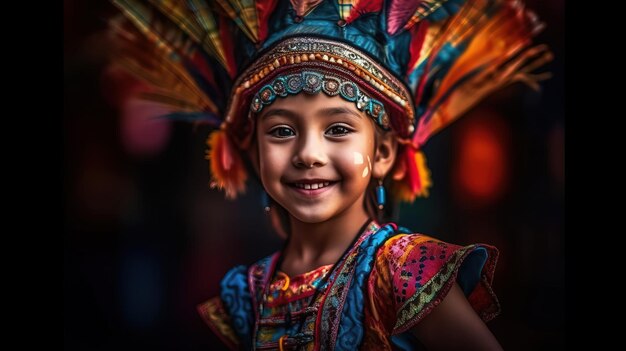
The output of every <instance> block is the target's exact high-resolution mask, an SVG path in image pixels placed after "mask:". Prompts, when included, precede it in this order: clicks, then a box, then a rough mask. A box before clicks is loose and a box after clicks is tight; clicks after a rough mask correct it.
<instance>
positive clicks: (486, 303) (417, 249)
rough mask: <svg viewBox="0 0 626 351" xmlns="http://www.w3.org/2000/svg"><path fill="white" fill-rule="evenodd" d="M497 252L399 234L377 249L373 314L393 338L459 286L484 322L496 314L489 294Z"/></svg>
mask: <svg viewBox="0 0 626 351" xmlns="http://www.w3.org/2000/svg"><path fill="white" fill-rule="evenodd" d="M497 258H498V250H497V249H496V248H495V247H493V246H489V245H484V244H474V245H468V246H458V245H453V244H448V243H445V242H442V241H439V240H437V239H434V238H431V237H428V236H426V235H422V234H400V235H397V236H394V237H393V238H390V239H389V240H388V241H387V242H386V243H385V244H384V245H383V246H382V247H381V248H379V249H378V252H377V256H376V263H375V267H374V268H373V270H372V274H371V275H370V279H369V286H370V291H372V293H371V295H372V297H371V299H372V301H371V303H372V304H373V310H374V313H376V314H377V317H378V318H379V319H380V321H381V322H382V323H383V324H384V325H385V327H386V329H387V330H388V331H389V332H390V333H391V335H397V334H400V333H403V332H405V331H407V330H409V329H411V328H413V327H414V326H415V325H416V324H417V323H419V321H421V320H422V318H424V317H425V316H427V315H428V314H429V313H430V311H432V309H433V308H435V307H436V306H437V305H438V304H439V303H440V302H441V301H442V300H443V299H444V297H445V296H446V295H447V294H448V291H449V290H450V288H451V287H452V285H453V284H454V283H455V282H456V283H458V284H459V286H460V287H461V289H462V290H463V292H464V293H465V296H466V297H467V299H468V301H469V302H470V304H471V305H472V307H473V308H474V310H475V311H476V312H477V313H478V315H479V316H480V317H481V318H482V319H483V320H484V321H488V320H490V319H492V318H493V317H495V316H496V315H497V314H498V313H499V312H500V305H499V303H498V299H497V297H496V295H495V294H494V293H493V291H492V289H491V282H492V280H493V273H494V270H495V265H496V261H497Z"/></svg>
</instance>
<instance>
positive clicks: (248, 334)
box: [113, 0, 549, 350]
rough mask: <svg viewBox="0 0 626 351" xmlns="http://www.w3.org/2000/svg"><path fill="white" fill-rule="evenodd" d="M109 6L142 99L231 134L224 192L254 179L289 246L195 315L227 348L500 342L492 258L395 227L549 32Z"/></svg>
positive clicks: (217, 164)
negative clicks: (432, 144)
mask: <svg viewBox="0 0 626 351" xmlns="http://www.w3.org/2000/svg"><path fill="white" fill-rule="evenodd" d="M115 3H116V5H118V7H119V8H120V9H121V10H122V11H123V13H124V15H125V16H126V17H127V18H128V19H130V22H129V23H124V22H122V21H121V20H116V21H114V22H113V24H114V26H113V27H114V28H115V29H116V31H117V33H118V34H120V38H123V40H124V42H123V44H124V45H122V48H123V49H124V53H125V54H126V55H124V56H120V57H121V59H120V60H119V62H120V63H121V64H123V65H124V66H125V67H126V68H128V69H130V71H131V72H133V73H135V74H137V75H138V76H140V77H142V78H144V79H145V80H146V81H148V82H150V83H151V87H150V90H147V91H144V94H143V97H144V98H148V99H150V100H152V101H156V102H158V103H160V104H161V105H166V106H169V107H170V109H171V113H170V116H171V117H175V118H185V119H189V118H191V119H193V120H195V121H204V122H207V123H210V124H212V125H215V126H216V127H219V130H217V131H215V132H213V133H212V134H211V135H210V137H209V140H208V143H209V155H208V159H209V160H210V162H211V170H212V175H213V179H214V181H213V184H214V186H216V187H218V188H221V189H224V190H225V192H226V195H227V197H229V198H233V197H235V196H236V195H237V194H238V193H240V192H243V191H244V189H245V181H246V179H247V176H248V175H250V174H252V175H256V176H258V179H260V181H261V183H262V185H263V188H264V189H265V191H266V193H267V199H268V201H267V203H266V204H265V210H266V211H268V214H269V215H270V216H271V218H272V223H273V225H274V227H275V229H276V230H277V231H278V232H279V233H280V234H281V235H283V236H284V237H285V245H284V247H283V248H282V249H281V250H280V251H278V252H276V253H274V254H273V255H270V256H268V257H265V258H263V259H261V260H260V261H258V262H256V263H254V264H252V265H250V266H238V267H235V268H233V269H232V270H230V271H229V272H228V273H227V274H226V276H225V277H224V278H223V280H222V281H221V283H220V287H221V289H220V295H219V296H217V297H214V298H212V299H210V300H208V301H207V302H205V303H203V304H201V305H199V311H200V313H201V315H202V316H203V318H204V319H205V320H206V322H207V323H208V324H209V326H210V327H211V328H212V329H213V331H214V332H215V333H217V335H218V336H220V338H221V339H222V340H223V341H224V342H225V343H226V344H227V345H228V346H230V347H231V348H232V349H259V350H266V349H267V350H269V349H279V350H292V349H302V350H330V349H335V350H344V349H355V348H357V349H361V350H391V349H403V350H409V349H417V348H420V347H426V348H427V349H481V350H483V349H500V346H499V344H498V342H497V341H496V339H495V338H494V336H493V335H492V334H491V332H490V331H489V329H488V328H487V327H486V325H485V324H484V321H488V320H490V319H491V318H493V317H495V316H496V315H497V314H498V312H499V309H500V308H499V304H498V302H497V299H496V297H495V295H494V293H493V292H492V290H491V288H490V284H491V281H492V278H493V272H494V268H495V264H496V260H497V251H496V249H495V248H493V247H491V246H488V245H482V244H477V245H469V246H457V245H453V244H448V243H444V242H441V241H439V240H437V239H434V238H432V237H429V236H426V235H423V234H416V233H412V232H411V231H410V230H408V229H406V228H403V227H400V226H398V225H397V224H395V223H393V222H388V219H387V218H386V217H387V215H388V213H390V211H389V206H390V205H393V204H394V202H395V201H397V200H405V201H409V202H410V201H413V200H414V199H415V198H416V197H417V196H424V195H427V190H428V187H429V186H430V179H429V173H428V169H427V168H426V166H425V160H424V156H423V155H422V154H421V152H420V151H419V150H420V148H421V147H422V146H423V145H424V143H425V142H426V141H427V140H428V138H429V137H430V136H431V135H433V134H434V133H435V132H436V131H438V130H440V129H441V128H442V127H444V126H446V125H448V124H449V123H450V122H452V121H453V120H454V119H456V118H457V117H459V116H460V115H462V114H463V112H465V111H466V110H467V109H469V108H470V107H472V106H473V105H474V104H475V103H477V102H478V101H479V100H480V99H482V98H483V97H485V96H486V95H487V94H489V93H490V92H492V91H494V90H495V89H497V88H500V87H502V86H504V85H506V84H509V83H511V82H513V81H524V82H526V83H529V84H531V85H536V81H537V80H538V78H540V76H532V75H530V73H529V72H530V71H531V70H532V69H534V68H535V67H537V66H539V65H540V64H542V63H543V62H545V61H546V60H548V59H549V54H548V53H547V51H546V49H545V48H544V47H535V48H530V49H528V48H527V46H528V44H529V42H530V41H529V39H530V38H531V37H532V35H534V34H535V33H536V31H537V29H538V27H539V25H538V24H537V23H536V22H535V19H534V16H532V15H531V14H530V13H529V12H528V11H526V10H525V9H524V8H523V7H522V5H521V4H520V3H519V2H517V1H504V0H503V1H479V0H468V1H461V0H458V1H452V0H450V1H371V2H369V1H367V2H366V1H354V2H347V1H290V2H286V1H285V2H280V1H256V2H238V1H218V2H217V3H216V4H213V5H210V6H209V5H208V4H206V3H204V2H203V1H189V2H188V3H177V2H172V3H170V2H150V4H143V3H135V2H122V1H119V2H117V1H116V2H115ZM131 24H132V25H131ZM146 39H147V40H146ZM127 54H130V55H127ZM226 99H227V101H228V102H227V103H224V102H225V101H226Z"/></svg>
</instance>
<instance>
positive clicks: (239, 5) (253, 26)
mask: <svg viewBox="0 0 626 351" xmlns="http://www.w3.org/2000/svg"><path fill="white" fill-rule="evenodd" d="M216 1H217V3H218V4H219V5H220V6H221V7H222V9H224V11H225V12H226V14H227V15H228V17H230V19H231V20H233V22H235V24H237V26H238V27H239V28H240V29H241V31H242V32H243V33H244V34H245V35H246V36H247V37H248V39H250V41H252V42H253V43H258V42H259V24H258V19H257V13H256V7H255V6H254V1H253V0H241V1H238V0H216Z"/></svg>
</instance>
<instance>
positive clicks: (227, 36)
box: [220, 16, 237, 79]
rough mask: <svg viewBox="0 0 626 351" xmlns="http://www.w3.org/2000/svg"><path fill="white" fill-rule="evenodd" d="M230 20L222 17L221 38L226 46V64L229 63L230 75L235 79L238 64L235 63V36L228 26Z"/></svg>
mask: <svg viewBox="0 0 626 351" xmlns="http://www.w3.org/2000/svg"><path fill="white" fill-rule="evenodd" d="M229 22H230V19H228V18H226V17H224V16H220V38H221V39H222V45H223V46H224V56H226V62H227V63H228V75H230V77H231V78H233V79H235V76H236V75H237V64H236V63H235V56H234V51H233V42H232V38H233V35H232V33H231V30H230V28H228V24H229Z"/></svg>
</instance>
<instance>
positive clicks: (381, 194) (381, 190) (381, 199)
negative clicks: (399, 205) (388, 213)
mask: <svg viewBox="0 0 626 351" xmlns="http://www.w3.org/2000/svg"><path fill="white" fill-rule="evenodd" d="M376 203H377V204H378V209H379V210H382V209H383V208H385V187H384V186H383V180H382V179H379V180H378V186H377V187H376Z"/></svg>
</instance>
